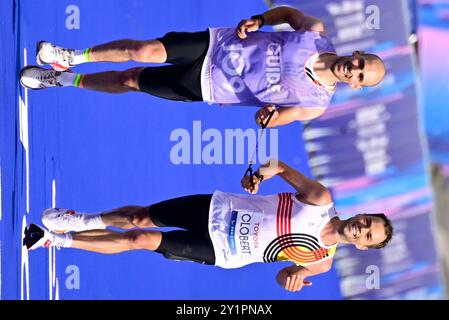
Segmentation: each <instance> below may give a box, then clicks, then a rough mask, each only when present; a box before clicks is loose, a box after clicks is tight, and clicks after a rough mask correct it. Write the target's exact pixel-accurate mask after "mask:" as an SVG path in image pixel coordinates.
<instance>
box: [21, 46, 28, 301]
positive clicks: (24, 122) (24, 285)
mask: <svg viewBox="0 0 449 320" xmlns="http://www.w3.org/2000/svg"><path fill="white" fill-rule="evenodd" d="M23 60H24V61H23V62H24V67H25V66H27V50H26V48H24V49H23ZM24 93H25V102H24V101H23V100H22V97H20V96H19V124H20V141H21V142H22V145H23V149H24V151H25V172H26V176H25V186H26V213H25V214H24V215H23V220H22V237H21V242H20V246H21V248H22V254H21V261H20V289H21V290H20V298H21V299H22V300H24V299H26V300H29V299H30V268H29V260H28V249H27V248H26V247H25V246H22V242H23V237H24V234H23V233H24V231H25V228H26V226H27V221H26V215H27V214H28V213H29V212H30V155H29V142H28V90H27V89H26V88H25V89H24Z"/></svg>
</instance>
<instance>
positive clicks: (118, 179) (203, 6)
mask: <svg viewBox="0 0 449 320" xmlns="http://www.w3.org/2000/svg"><path fill="white" fill-rule="evenodd" d="M73 4H75V5H77V6H78V7H79V9H80V17H81V24H80V30H67V29H66V27H65V20H66V18H67V16H68V15H67V14H66V8H67V6H69V5H73ZM266 8H267V7H266V5H265V3H264V2H263V1H262V0H258V1H256V0H252V1H236V0H232V1H230V0H214V1H207V0H196V1H181V0H165V1H144V0H133V1H118V0H102V1H87V0H86V1H84V0H71V1H66V0H61V1H54V0H40V1H32V0H21V1H20V0H16V1H13V0H4V1H0V12H1V15H2V20H1V22H0V23H1V39H0V49H1V52H2V55H1V56H0V59H1V60H0V72H1V75H2V81H1V82H0V88H1V91H0V94H1V96H0V98H1V100H0V103H1V104H0V128H1V131H0V148H1V149H0V157H1V200H2V201H1V212H2V219H1V221H0V232H1V298H2V299H20V298H21V296H23V298H27V297H28V298H30V299H50V298H53V299H55V298H57V297H58V296H59V298H60V299H339V298H340V293H339V289H338V279H337V276H336V274H335V271H334V270H332V271H331V272H329V273H327V274H324V275H322V276H318V277H315V278H313V280H314V285H313V286H311V287H307V288H306V289H304V291H303V292H300V293H295V294H292V293H288V292H286V291H284V290H283V289H281V288H279V287H278V286H277V284H276V283H275V280H274V277H275V275H276V273H277V272H278V271H279V270H280V269H281V268H282V267H284V266H285V264H282V263H275V264H256V265H251V266H247V267H245V268H242V269H237V270H223V269H220V268H216V267H210V266H202V265H199V264H195V263H189V262H173V261H169V260H166V259H164V258H163V257H161V256H159V255H158V254H155V253H150V252H143V251H141V252H137V251H136V252H128V253H123V254H119V255H111V256H107V255H100V254H95V253H88V252H83V251H78V250H61V251H56V254H55V260H53V259H51V264H50V265H49V263H50V260H49V254H50V253H49V252H48V251H47V250H37V251H34V252H30V253H29V259H28V261H29V269H28V270H29V283H27V281H26V278H27V277H26V273H27V272H26V270H27V268H26V266H25V268H22V264H23V262H24V259H25V260H26V255H25V257H22V253H21V244H20V242H21V230H22V227H23V225H22V223H23V218H24V217H25V218H26V221H27V222H38V223H40V215H41V213H42V210H43V209H45V208H47V207H50V206H51V205H52V181H53V180H54V181H55V186H56V189H55V190H56V195H55V199H56V205H57V206H58V207H63V208H64V207H67V208H73V209H76V210H80V211H85V212H98V211H103V210H107V209H111V208H114V207H118V206H122V205H127V204H141V205H147V204H149V203H152V202H156V201H160V200H164V199H167V198H170V197H176V196H181V195H186V194H194V193H211V192H213V191H214V190H216V189H219V190H223V191H232V192H240V187H239V181H240V178H241V176H242V174H243V172H244V170H245V169H246V166H245V165H193V164H192V165H178V166H177V165H174V164H172V162H171V161H170V149H171V148H172V147H173V145H174V144H175V143H174V142H171V141H170V133H171V132H172V131H173V130H174V129H176V128H185V129H187V130H188V131H189V132H190V133H192V122H193V121H195V120H198V121H201V123H202V128H203V130H205V129H207V128H216V129H218V130H220V132H222V133H223V132H224V129H226V128H230V129H235V128H242V129H246V128H255V124H254V122H253V113H254V112H255V109H254V108H246V107H227V108H222V107H219V106H216V105H214V106H209V105H207V104H205V103H181V102H180V103H176V102H171V101H164V100H161V99H157V98H153V97H151V96H149V95H145V94H141V93H129V94H123V95H108V94H101V93H94V92H89V91H81V90H79V89H75V88H68V89H60V90H56V89H53V90H45V91H41V92H28V99H27V100H28V112H25V114H27V115H28V125H27V126H26V121H25V119H24V117H22V118H21V117H20V108H19V96H20V97H21V99H22V100H25V92H24V90H23V89H22V88H21V87H20V86H19V84H18V78H17V74H18V71H19V70H20V69H21V67H22V66H23V65H24V58H25V57H24V49H26V50H27V56H26V59H27V61H28V64H35V61H34V59H35V51H34V50H35V43H36V41H38V40H42V39H45V40H49V41H52V42H55V43H57V44H60V45H63V46H67V47H73V48H86V47H90V46H93V45H95V44H98V43H103V42H107V41H110V40H114V39H120V38H136V39H150V38H155V37H159V36H161V35H163V34H165V33H166V32H169V31H197V30H204V29H205V28H206V27H208V26H234V25H236V24H237V23H238V21H239V20H240V19H242V18H245V17H249V16H251V15H253V14H256V13H260V12H262V11H264V10H266ZM134 65H135V64H132V63H128V64H110V63H101V64H85V65H81V66H79V67H77V68H76V71H77V72H97V71H105V70H114V69H116V70H122V69H126V68H128V67H130V66H134ZM25 102H26V101H25ZM24 110H25V109H24ZM21 122H22V124H21ZM26 127H28V148H27V150H26V148H24V144H25V145H26V141H25V143H22V141H21V133H20V132H21V130H24V128H26ZM22 132H23V133H22V140H24V138H23V137H26V132H25V131H22ZM300 135H301V128H300V125H299V124H294V125H290V126H288V127H283V128H281V129H280V130H279V139H280V141H282V143H281V145H280V150H279V157H280V158H281V159H283V160H284V161H286V162H287V163H289V164H291V165H293V166H295V167H296V168H297V169H299V170H302V171H304V172H306V173H308V168H307V164H306V156H305V154H304V150H303V142H302V140H301V136H300ZM27 154H28V156H29V213H27V205H26V204H27V189H26V184H27V177H26V171H27ZM288 190H290V188H289V186H288V185H286V184H285V183H283V182H282V181H281V180H280V179H274V180H272V181H269V182H267V183H266V184H265V185H264V186H263V189H262V190H261V193H263V194H269V193H277V192H280V191H288ZM69 266H76V267H78V268H79V271H80V288H79V289H68V288H67V287H66V280H67V279H69V278H68V276H69V275H68V274H66V272H68V271H70V270H71V269H70V267H69ZM68 267H69V269H68ZM53 268H55V269H54V272H53ZM24 270H25V271H24ZM22 275H23V280H21V278H22ZM53 275H54V276H55V279H52V277H53ZM27 288H28V290H29V295H28V294H27ZM22 292H23V294H21V293H22Z"/></svg>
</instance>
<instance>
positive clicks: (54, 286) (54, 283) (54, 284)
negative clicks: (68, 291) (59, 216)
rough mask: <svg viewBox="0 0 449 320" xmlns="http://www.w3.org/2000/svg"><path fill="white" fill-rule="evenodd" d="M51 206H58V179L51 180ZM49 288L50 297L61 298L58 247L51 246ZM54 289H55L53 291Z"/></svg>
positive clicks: (53, 298)
mask: <svg viewBox="0 0 449 320" xmlns="http://www.w3.org/2000/svg"><path fill="white" fill-rule="evenodd" d="M51 206H52V208H55V207H56V180H55V179H53V180H52V182H51ZM48 289H49V299H50V300H59V281H58V278H57V277H56V248H55V247H50V249H49V251H48ZM53 291H55V292H54V293H53Z"/></svg>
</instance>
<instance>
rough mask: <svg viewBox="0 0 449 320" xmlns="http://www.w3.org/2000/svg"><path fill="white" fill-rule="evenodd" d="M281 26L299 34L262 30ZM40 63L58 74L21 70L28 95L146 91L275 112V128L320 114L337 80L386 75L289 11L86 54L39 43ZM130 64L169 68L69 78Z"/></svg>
mask: <svg viewBox="0 0 449 320" xmlns="http://www.w3.org/2000/svg"><path fill="white" fill-rule="evenodd" d="M281 23H288V24H289V25H290V26H291V27H292V28H293V29H294V30H295V31H294V32H260V31H259V32H256V31H258V29H259V28H260V27H261V26H262V25H276V24H281ZM36 59H37V63H38V64H39V65H45V64H49V65H50V66H51V67H52V69H44V68H41V67H38V66H27V67H25V68H23V69H22V72H21V77H20V81H21V84H22V85H23V86H25V87H27V88H30V89H43V88H48V87H65V86H76V87H79V88H85V89H91V90H97V91H103V92H109V93H124V92H128V91H142V92H146V93H149V94H152V95H154V96H157V97H161V98H165V99H171V100H178V101H206V102H209V103H218V104H221V105H236V104H237V105H254V106H261V107H262V108H261V109H260V110H259V111H257V113H256V122H257V123H261V121H263V120H264V119H266V118H267V117H268V115H269V114H270V113H271V111H274V114H273V116H272V118H271V120H270V122H269V127H275V126H279V125H285V124H288V123H290V122H292V121H295V120H298V121H304V120H311V119H314V118H316V117H318V116H320V115H321V114H322V113H323V112H324V111H325V110H326V108H327V107H328V105H329V103H330V100H331V98H332V95H333V93H334V92H335V88H336V84H337V82H339V81H340V82H345V83H347V84H349V85H350V86H351V87H352V88H354V89H360V88H362V87H363V86H375V85H377V84H379V83H380V82H381V81H382V80H383V78H384V75H385V66H384V64H383V62H382V60H381V59H380V58H379V57H378V56H376V55H373V54H365V53H363V52H360V51H355V52H354V53H353V54H352V55H351V56H338V55H337V54H336V53H335V49H334V48H333V45H332V43H331V41H330V40H329V38H327V36H326V35H325V29H324V25H323V23H322V22H321V21H320V20H319V19H317V18H314V17H311V16H306V15H305V14H304V13H302V12H301V11H298V10H296V9H293V8H290V7H277V8H274V9H272V10H269V11H267V12H265V13H264V14H262V15H256V16H253V17H251V19H248V20H242V21H241V22H240V23H239V25H238V26H237V28H236V29H230V28H210V29H208V30H207V31H203V32H193V33H192V32H169V33H167V34H166V35H165V36H163V37H162V38H158V39H155V40H144V41H139V40H118V41H113V42H110V43H106V44H102V45H98V46H95V47H93V48H88V49H85V50H74V49H65V48H62V47H58V46H56V45H54V44H51V43H49V42H45V41H40V42H38V47H37V57H36ZM129 60H133V61H137V62H145V63H148V62H150V63H169V64H168V65H164V66H159V67H147V68H146V67H137V68H132V69H128V70H125V71H108V72H101V73H94V74H76V73H73V72H69V71H71V70H70V69H71V68H72V67H74V66H76V65H78V64H81V63H86V62H100V61H112V62H124V61H129ZM275 106H279V107H281V108H278V109H277V110H275Z"/></svg>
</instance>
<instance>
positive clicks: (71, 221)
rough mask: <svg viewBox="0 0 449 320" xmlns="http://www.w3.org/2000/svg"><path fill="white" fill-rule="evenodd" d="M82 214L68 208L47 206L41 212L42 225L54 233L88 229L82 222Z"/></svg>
mask: <svg viewBox="0 0 449 320" xmlns="http://www.w3.org/2000/svg"><path fill="white" fill-rule="evenodd" d="M83 218H84V214H82V213H77V212H75V211H73V210H69V209H59V208H49V209H47V210H45V211H44V213H43V214H42V223H43V224H44V226H45V227H46V228H47V229H48V230H51V231H53V232H56V233H66V232H71V231H75V232H79V231H85V230H89V228H88V227H87V226H86V224H85V223H84V219H83Z"/></svg>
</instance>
